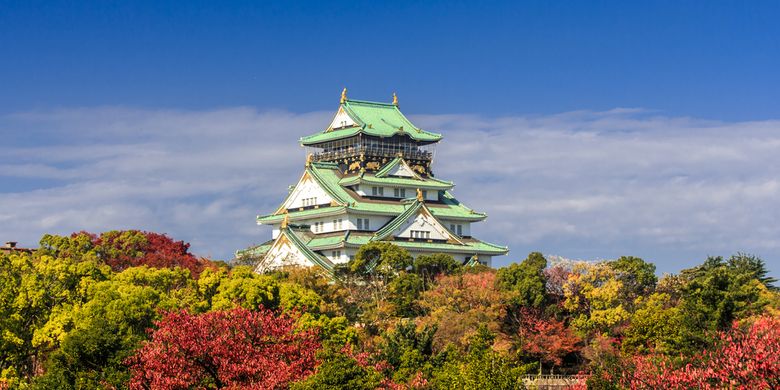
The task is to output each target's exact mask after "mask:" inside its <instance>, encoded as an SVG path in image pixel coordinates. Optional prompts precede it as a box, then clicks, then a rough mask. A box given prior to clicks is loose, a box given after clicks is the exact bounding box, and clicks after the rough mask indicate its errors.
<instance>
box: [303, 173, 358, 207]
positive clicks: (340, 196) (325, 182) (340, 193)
mask: <svg viewBox="0 0 780 390" xmlns="http://www.w3.org/2000/svg"><path fill="white" fill-rule="evenodd" d="M306 169H307V170H308V171H309V173H311V175H312V177H314V179H315V180H317V182H318V183H320V185H322V187H323V188H324V189H325V191H327V192H328V194H329V195H330V196H331V197H333V198H334V199H336V201H338V202H340V203H344V204H346V203H349V202H351V201H352V200H353V198H352V197H351V196H350V195H349V194H348V193H347V191H346V190H344V188H343V187H342V186H340V185H339V180H340V178H339V177H338V175H336V171H338V166H337V165H335V164H332V163H311V164H309V166H308V167H307V168H306Z"/></svg>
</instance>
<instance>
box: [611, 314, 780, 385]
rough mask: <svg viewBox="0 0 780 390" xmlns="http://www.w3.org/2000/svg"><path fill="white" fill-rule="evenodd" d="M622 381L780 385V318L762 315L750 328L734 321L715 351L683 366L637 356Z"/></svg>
mask: <svg viewBox="0 0 780 390" xmlns="http://www.w3.org/2000/svg"><path fill="white" fill-rule="evenodd" d="M621 382H622V384H623V385H624V386H626V387H629V388H631V389H655V388H661V387H666V388H671V389H688V388H698V389H721V388H737V389H777V388H780V319H777V318H771V317H761V318H759V319H757V320H756V321H754V322H753V323H752V324H751V325H750V327H748V328H747V329H742V328H741V327H740V326H739V325H738V323H736V322H735V323H734V325H733V327H732V329H731V330H730V331H728V332H721V333H720V343H719V345H718V347H717V348H716V349H715V350H714V351H709V352H706V351H705V352H703V353H701V354H700V355H699V356H696V357H694V359H692V360H691V363H688V364H686V365H684V366H682V367H676V366H675V365H674V364H673V363H672V362H671V361H670V359H668V358H667V357H664V356H659V355H650V356H636V357H634V359H633V361H632V362H631V364H630V365H629V367H627V369H626V370H625V371H624V374H623V378H622V380H621Z"/></svg>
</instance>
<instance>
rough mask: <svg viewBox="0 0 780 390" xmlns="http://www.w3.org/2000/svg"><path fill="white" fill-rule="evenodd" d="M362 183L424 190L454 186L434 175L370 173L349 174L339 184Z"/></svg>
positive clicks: (444, 188) (446, 188) (445, 188)
mask: <svg viewBox="0 0 780 390" xmlns="http://www.w3.org/2000/svg"><path fill="white" fill-rule="evenodd" d="M360 183H366V184H373V185H385V186H390V187H406V188H420V189H424V190H427V189H431V190H448V189H450V188H452V187H453V186H454V184H453V183H452V182H448V181H444V180H439V179H434V178H432V177H427V178H421V179H412V178H409V177H381V176H375V175H372V174H368V173H364V174H361V175H355V176H347V177H345V178H343V179H341V180H340V181H339V184H341V185H342V186H351V185H355V184H360Z"/></svg>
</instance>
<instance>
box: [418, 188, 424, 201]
mask: <svg viewBox="0 0 780 390" xmlns="http://www.w3.org/2000/svg"><path fill="white" fill-rule="evenodd" d="M417 200H419V201H420V202H422V201H423V200H425V199H424V198H423V194H422V190H420V189H419V188H418V189H417Z"/></svg>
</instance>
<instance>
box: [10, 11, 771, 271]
mask: <svg viewBox="0 0 780 390" xmlns="http://www.w3.org/2000/svg"><path fill="white" fill-rule="evenodd" d="M778 16H780V3H777V2H761V1H753V2H748V3H745V2H716V1H690V2H645V3H643V4H634V2H606V1H589V2H559V3H554V4H551V2H547V1H538V2H479V3H477V2H434V1H426V2H420V3H412V2H403V1H393V2H341V3H332V4H331V3H327V2H321V3H320V2H316V3H315V2H312V3H308V2H297V3H291V2H279V3H277V4H272V3H270V2H268V3H263V4H257V3H256V2H230V3H213V2H196V1H193V2H186V3H184V2H163V1H153V2H132V3H130V2H127V3H123V2H53V1H46V2H35V1H24V2H8V1H0V134H2V139H3V141H2V142H3V147H2V148H3V153H2V156H0V183H2V185H0V234H2V237H1V238H3V239H17V240H19V241H22V242H23V243H25V244H27V245H34V244H35V242H36V241H37V238H38V237H40V235H42V234H43V233H47V232H52V233H67V232H69V231H72V230H81V229H89V230H105V229H111V228H142V229H150V230H157V231H164V232H168V233H170V234H171V235H173V236H175V237H177V238H181V239H185V240H188V241H191V242H193V248H194V249H195V251H196V252H199V253H202V254H207V255H211V256H214V257H222V258H224V257H227V256H229V254H230V253H231V252H232V251H233V250H234V249H237V247H241V246H244V245H248V244H250V243H252V242H260V241H262V240H263V239H265V236H266V235H267V232H266V231H264V230H262V229H261V228H258V227H256V226H254V225H253V224H252V217H253V216H254V215H255V214H257V213H262V212H265V211H267V210H270V209H271V208H273V207H274V206H275V205H276V203H277V202H278V201H279V200H280V199H281V196H282V195H283V193H284V190H285V188H286V187H287V185H289V184H292V181H294V180H295V178H296V177H297V175H298V174H299V171H300V168H301V167H300V162H301V161H303V156H302V152H301V151H300V148H298V147H297V146H296V144H295V142H296V140H297V139H298V137H299V136H301V135H305V134H309V133H312V132H315V131H317V130H319V129H320V128H321V127H323V126H325V124H326V122H327V118H328V116H329V115H330V111H332V110H334V109H335V105H336V103H337V100H338V94H339V92H340V90H341V88H342V87H344V86H347V87H348V88H349V89H350V96H352V97H354V98H364V99H369V100H389V97H390V94H391V93H392V92H393V91H395V92H398V94H399V97H400V99H401V104H402V107H403V109H404V111H405V112H407V113H408V114H409V115H410V116H411V117H413V118H414V120H415V121H417V122H418V123H420V124H421V125H424V126H425V127H426V128H427V129H430V130H434V131H440V132H442V133H444V135H445V142H444V143H443V144H442V145H441V147H440V148H439V151H438V154H437V168H436V169H437V170H438V171H437V172H438V173H439V175H440V176H441V177H445V178H451V179H453V180H455V181H456V183H458V187H457V188H456V194H457V195H459V196H460V197H461V198H462V199H463V200H464V201H465V202H466V203H467V204H469V205H471V206H473V207H474V208H476V209H480V210H485V211H487V212H488V213H489V214H490V215H491V217H490V218H489V220H488V222H486V223H485V224H484V227H480V228H477V230H476V231H477V232H478V233H481V235H482V236H484V237H485V238H487V239H491V240H493V241H497V242H500V243H507V244H509V245H510V247H511V248H512V249H513V253H512V255H511V256H510V257H509V258H507V259H505V260H503V263H506V262H508V261H514V260H520V259H522V258H523V257H524V255H525V254H526V253H527V252H529V251H530V250H542V251H543V252H545V253H548V254H555V255H560V256H564V257H569V258H582V259H596V258H610V257H614V256H618V255H621V254H633V255H639V256H642V257H645V258H646V259H648V260H651V261H654V262H656V263H658V264H659V269H660V270H662V271H674V270H678V269H679V268H681V267H683V266H689V265H693V264H696V263H698V262H700V261H701V260H703V257H704V256H706V255H707V254H723V255H728V254H731V253H733V252H736V251H747V252H753V253H757V254H759V255H762V256H763V257H764V258H765V259H766V260H767V261H768V262H769V263H770V266H771V267H772V268H773V269H775V270H776V269H778V268H780V266H778V261H777V258H778V256H780V239H778V238H777V237H780V234H778V233H780V226H777V225H778V224H777V222H776V221H777V220H780V214H778V212H776V211H774V208H775V204H776V199H777V196H780V182H778V181H777V180H778V179H777V172H778V168H780V159H779V158H778V157H777V156H778V155H780V153H778V152H780V135H778V134H777V133H778V131H777V129H778V119H780V118H778V117H779V116H780V115H779V114H778V108H777V107H778V104H777V102H780V72H778V71H777V69H780V23H778V22H777V19H778ZM464 167H467V168H466V169H464ZM485 172H490V175H487V176H486V175H484V173H485ZM487 190H489V192H490V194H498V195H489V196H488V195H486V191H487ZM502 196H503V197H502ZM510 200H511V201H510ZM480 229H481V230H480ZM775 273H776V272H775Z"/></svg>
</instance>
